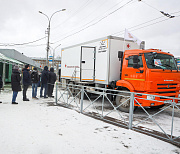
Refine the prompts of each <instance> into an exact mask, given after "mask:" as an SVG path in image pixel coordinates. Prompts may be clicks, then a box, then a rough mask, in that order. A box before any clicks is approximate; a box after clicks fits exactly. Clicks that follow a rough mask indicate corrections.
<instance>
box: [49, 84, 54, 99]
mask: <svg viewBox="0 0 180 154" xmlns="http://www.w3.org/2000/svg"><path fill="white" fill-rule="evenodd" d="M53 89H54V85H51V84H48V96H49V97H50V96H52V93H53Z"/></svg>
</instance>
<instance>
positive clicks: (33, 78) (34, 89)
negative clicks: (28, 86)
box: [31, 67, 39, 99]
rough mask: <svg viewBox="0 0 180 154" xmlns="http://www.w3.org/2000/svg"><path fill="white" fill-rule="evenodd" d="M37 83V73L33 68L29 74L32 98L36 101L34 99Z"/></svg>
mask: <svg viewBox="0 0 180 154" xmlns="http://www.w3.org/2000/svg"><path fill="white" fill-rule="evenodd" d="M38 81H39V75H38V71H37V68H36V67H34V68H33V71H32V73H31V82H32V98H36V99H38V98H37V97H36V96H37V86H38Z"/></svg>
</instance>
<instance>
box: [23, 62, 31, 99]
mask: <svg viewBox="0 0 180 154" xmlns="http://www.w3.org/2000/svg"><path fill="white" fill-rule="evenodd" d="M30 84H31V75H30V72H29V64H27V65H25V68H24V69H23V101H29V99H28V98H27V97H26V92H27V89H28V87H29V85H30Z"/></svg>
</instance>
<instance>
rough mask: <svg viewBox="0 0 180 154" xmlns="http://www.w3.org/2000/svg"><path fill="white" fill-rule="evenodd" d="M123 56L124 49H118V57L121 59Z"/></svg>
mask: <svg viewBox="0 0 180 154" xmlns="http://www.w3.org/2000/svg"><path fill="white" fill-rule="evenodd" d="M122 57H123V52H122V51H118V58H119V59H121V58H122Z"/></svg>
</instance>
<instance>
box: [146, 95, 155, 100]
mask: <svg viewBox="0 0 180 154" xmlns="http://www.w3.org/2000/svg"><path fill="white" fill-rule="evenodd" d="M147 99H149V100H155V96H151V95H148V96H147Z"/></svg>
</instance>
